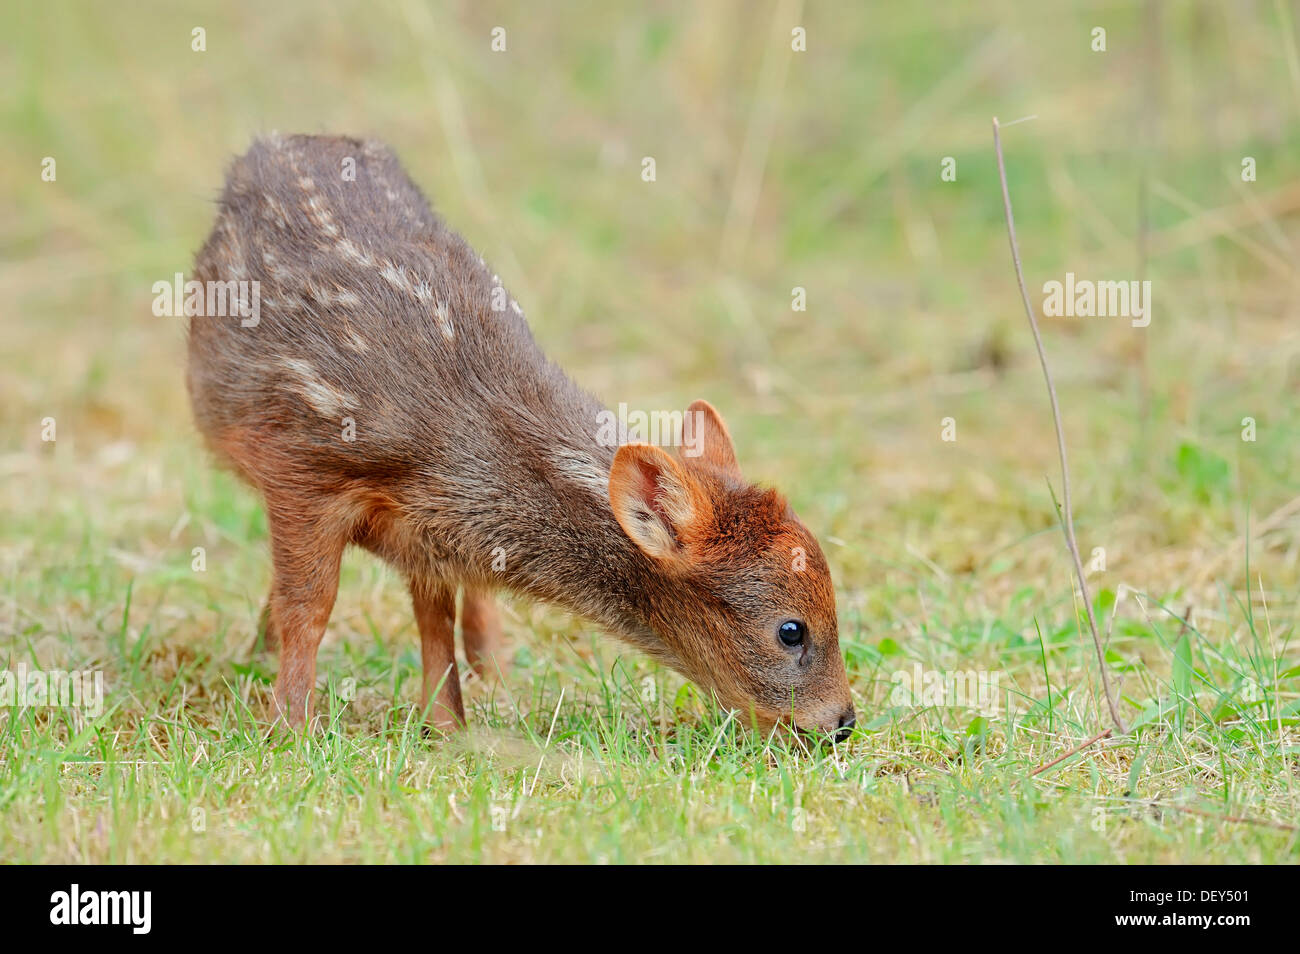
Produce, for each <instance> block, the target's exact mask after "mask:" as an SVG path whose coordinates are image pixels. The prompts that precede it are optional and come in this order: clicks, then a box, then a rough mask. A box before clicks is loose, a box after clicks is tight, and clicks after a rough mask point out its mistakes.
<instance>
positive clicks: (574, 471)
mask: <svg viewBox="0 0 1300 954" xmlns="http://www.w3.org/2000/svg"><path fill="white" fill-rule="evenodd" d="M551 463H552V464H554V465H555V470H556V472H557V473H558V474H559V475H560V477H561V478H563V479H564V480H570V481H573V482H574V483H576V484H578V485H579V486H581V487H585V488H586V489H587V490H590V491H593V492H595V493H596V494H597V495H598V496H600V497H602V498H603V499H605V500H608V499H609V474H608V473H607V472H606V471H604V470H602V469H601V467H600V466H599V465H598V464H597V463H596V462H595V461H594V460H592V459H591V458H590V457H587V456H585V455H583V454H582V453H581V452H579V451H575V450H571V449H569V448H565V447H560V448H555V449H554V450H553V451H552V453H551Z"/></svg>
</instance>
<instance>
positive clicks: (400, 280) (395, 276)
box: [379, 262, 411, 292]
mask: <svg viewBox="0 0 1300 954" xmlns="http://www.w3.org/2000/svg"><path fill="white" fill-rule="evenodd" d="M379 274H380V275H382V276H383V277H384V279H385V281H387V282H388V284H390V285H392V286H393V287H394V288H396V289H398V290H399V291H404V292H410V291H411V283H410V282H409V281H407V280H406V276H405V275H403V274H402V272H401V270H400V269H398V268H397V266H395V265H394V264H393V263H392V262H385V263H384V267H383V268H382V269H380V272H379Z"/></svg>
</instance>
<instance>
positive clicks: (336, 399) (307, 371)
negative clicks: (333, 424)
mask: <svg viewBox="0 0 1300 954" xmlns="http://www.w3.org/2000/svg"><path fill="white" fill-rule="evenodd" d="M280 366H281V367H282V368H284V369H285V370H286V371H288V372H289V373H290V374H292V375H293V376H294V377H295V378H296V379H297V382H296V384H295V385H294V388H293V390H294V391H295V392H296V393H297V394H298V395H299V396H300V397H301V398H302V399H303V400H304V401H306V402H307V403H308V404H310V405H311V406H312V408H313V409H314V410H315V411H316V412H317V413H318V414H320V415H321V416H322V417H330V418H337V417H339V416H341V415H342V413H343V412H344V411H345V410H347V409H348V408H352V407H355V406H356V403H357V399H356V398H354V397H353V396H352V395H350V394H345V393H344V392H342V391H339V390H336V389H335V388H333V387H331V386H330V385H328V384H326V383H325V382H324V381H322V380H321V378H320V376H319V375H318V374H317V373H316V369H315V368H313V367H312V366H311V364H310V363H309V362H307V361H303V360H302V359H301V358H281V359H280Z"/></svg>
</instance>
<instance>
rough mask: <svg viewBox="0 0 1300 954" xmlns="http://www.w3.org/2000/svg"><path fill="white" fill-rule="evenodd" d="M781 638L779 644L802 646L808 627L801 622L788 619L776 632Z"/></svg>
mask: <svg viewBox="0 0 1300 954" xmlns="http://www.w3.org/2000/svg"><path fill="white" fill-rule="evenodd" d="M776 634H777V635H778V636H780V637H781V642H783V643H785V644H786V645H787V646H799V645H802V644H803V641H804V639H805V638H806V637H807V636H808V627H807V626H805V625H804V624H803V621H802V620H797V619H788V620H786V621H785V622H784V623H782V624H781V628H780V629H778V630H777V631H776Z"/></svg>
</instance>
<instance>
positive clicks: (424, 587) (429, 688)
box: [410, 579, 465, 732]
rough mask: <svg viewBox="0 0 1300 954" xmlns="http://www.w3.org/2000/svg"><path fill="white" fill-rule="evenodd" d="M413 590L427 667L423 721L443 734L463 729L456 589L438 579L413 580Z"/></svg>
mask: <svg viewBox="0 0 1300 954" xmlns="http://www.w3.org/2000/svg"><path fill="white" fill-rule="evenodd" d="M410 587H411V604H412V606H413V607H414V608H415V622H416V626H417V627H418V628H419V630H420V659H421V662H422V663H423V666H424V690H423V692H422V693H421V695H420V701H421V705H422V708H423V711H424V717H425V719H427V720H428V723H429V725H431V726H432V727H434V728H436V729H441V730H443V731H444V732H445V731H449V730H452V729H458V728H462V727H463V726H464V725H465V708H464V706H463V705H462V703H461V699H460V671H459V670H458V669H457V668H456V640H455V634H456V587H455V586H454V585H450V584H448V583H445V582H443V581H442V580H436V579H413V580H412V581H411V584H410Z"/></svg>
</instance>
